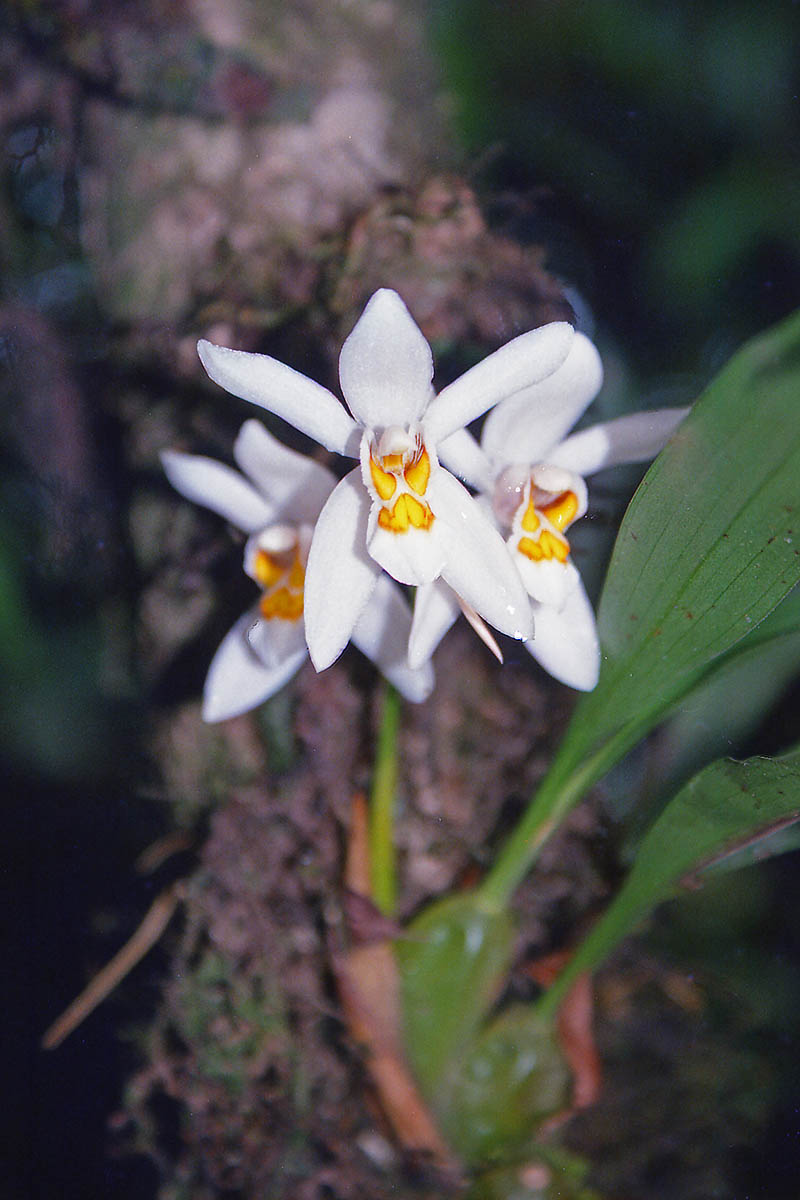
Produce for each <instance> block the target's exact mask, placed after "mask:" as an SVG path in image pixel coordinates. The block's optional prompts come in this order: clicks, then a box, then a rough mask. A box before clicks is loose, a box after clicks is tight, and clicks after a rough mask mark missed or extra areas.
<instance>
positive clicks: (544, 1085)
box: [440, 1004, 571, 1164]
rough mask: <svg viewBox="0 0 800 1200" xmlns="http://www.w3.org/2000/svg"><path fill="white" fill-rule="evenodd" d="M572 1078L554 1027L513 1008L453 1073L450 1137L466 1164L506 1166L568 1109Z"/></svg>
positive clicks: (444, 1117)
mask: <svg viewBox="0 0 800 1200" xmlns="http://www.w3.org/2000/svg"><path fill="white" fill-rule="evenodd" d="M570 1084H571V1076H570V1072H569V1070H568V1068H567V1065H566V1063H565V1061H564V1058H563V1056H562V1054H561V1051H560V1049H559V1047H558V1044H557V1041H556V1036H555V1029H554V1026H553V1022H552V1021H545V1020H543V1019H542V1018H541V1017H540V1016H539V1015H538V1013H537V1012H536V1010H535V1009H534V1008H533V1007H532V1006H531V1005H530V1004H524V1005H523V1004H515V1005H512V1006H511V1007H510V1008H508V1009H506V1010H505V1012H503V1013H502V1014H501V1015H500V1016H499V1017H498V1018H497V1019H496V1020H494V1021H492V1022H491V1024H490V1025H488V1026H487V1027H486V1028H485V1029H484V1030H482V1032H481V1033H480V1034H479V1036H478V1037H477V1038H476V1040H475V1041H474V1043H473V1045H472V1047H471V1049H470V1050H469V1051H468V1053H466V1054H465V1056H464V1058H463V1059H462V1061H461V1062H460V1063H459V1064H458V1070H457V1072H454V1074H453V1079H452V1086H451V1090H450V1096H449V1099H448V1104H447V1109H446V1111H444V1112H442V1113H441V1116H440V1122H441V1125H442V1129H443V1131H444V1134H445V1136H446V1137H447V1139H448V1140H449V1142H450V1144H451V1145H452V1146H454V1147H455V1149H456V1150H457V1151H458V1153H459V1154H460V1155H461V1157H462V1158H463V1159H464V1160H465V1161H466V1162H467V1163H473V1164H480V1163H486V1162H492V1161H494V1162H508V1161H509V1160H512V1161H513V1159H514V1158H515V1157H516V1156H518V1155H520V1154H523V1155H524V1153H525V1151H526V1149H528V1148H529V1147H530V1143H531V1138H532V1136H533V1134H534V1132H535V1130H536V1129H537V1128H538V1127H539V1126H540V1125H541V1123H542V1122H543V1121H544V1120H546V1119H547V1118H548V1117H551V1116H553V1114H554V1113H557V1112H559V1111H561V1110H563V1109H565V1108H566V1107H567V1105H568V1102H569V1094H570Z"/></svg>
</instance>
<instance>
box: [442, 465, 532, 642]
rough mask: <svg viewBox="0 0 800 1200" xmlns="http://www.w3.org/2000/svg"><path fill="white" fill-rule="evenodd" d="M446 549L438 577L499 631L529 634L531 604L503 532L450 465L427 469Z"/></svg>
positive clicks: (530, 627)
mask: <svg viewBox="0 0 800 1200" xmlns="http://www.w3.org/2000/svg"><path fill="white" fill-rule="evenodd" d="M426 498H427V499H428V501H429V503H430V506H431V508H432V509H433V512H434V513H435V514H436V515H437V521H436V522H435V523H434V528H435V527H436V524H438V525H439V540H440V542H441V543H442V545H443V548H444V550H445V552H446V561H445V563H444V566H443V567H442V578H443V579H444V580H445V582H446V583H449V584H450V586H451V587H452V588H453V590H454V591H455V592H456V594H457V595H458V596H460V597H461V598H462V599H463V600H465V601H466V603H467V604H469V605H470V607H472V608H474V609H475V611H476V613H478V614H479V616H481V617H483V618H484V619H485V620H486V621H488V622H489V624H490V625H493V626H494V628H495V629H499V630H500V632H501V633H507V634H509V636H510V637H515V638H523V639H524V638H528V637H530V636H531V632H532V621H531V612H530V604H529V603H528V598H527V596H526V595H525V589H524V588H523V586H522V582H521V580H520V577H519V573H518V571H517V569H516V567H515V566H514V562H513V560H512V558H511V556H510V554H509V553H508V550H507V549H506V545H505V542H504V541H503V538H502V536H501V535H500V533H499V532H498V530H497V529H496V528H495V526H494V525H493V524H492V522H491V520H490V519H489V517H488V516H487V515H486V513H485V512H484V510H483V508H482V507H481V505H480V504H479V503H478V502H477V501H476V500H475V499H473V497H472V496H470V494H469V492H468V491H467V489H466V488H465V487H462V485H461V484H460V483H459V482H458V480H457V479H455V478H454V477H453V476H452V475H451V474H450V473H449V472H448V471H444V470H440V471H437V472H436V473H435V475H431V478H430V481H429V483H428V490H427V493H426Z"/></svg>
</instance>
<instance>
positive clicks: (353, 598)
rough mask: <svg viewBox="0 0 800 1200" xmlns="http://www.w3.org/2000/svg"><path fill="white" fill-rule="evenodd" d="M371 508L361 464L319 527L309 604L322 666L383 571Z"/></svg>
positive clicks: (309, 635)
mask: <svg viewBox="0 0 800 1200" xmlns="http://www.w3.org/2000/svg"><path fill="white" fill-rule="evenodd" d="M369 508H370V501H369V496H368V495H367V493H366V491H365V489H364V485H363V484H362V482H361V468H360V467H357V468H356V469H355V470H354V471H351V472H350V474H349V475H345V477H344V479H343V480H342V481H341V482H340V483H339V484H337V486H336V488H335V489H334V491H333V492H332V493H331V495H330V498H329V500H328V502H327V504H326V505H325V507H324V508H323V510H322V512H321V513H320V517H319V520H318V521H317V525H316V528H315V530H314V536H313V538H312V540H311V549H310V550H309V552H308V563H307V564H306V580H305V590H304V606H305V621H306V640H307V642H308V650H309V654H310V655H311V661H312V662H313V664H314V666H315V667H316V669H317V670H318V671H323V670H324V669H325V668H326V667H329V666H330V665H331V663H332V662H335V660H336V659H337V658H338V657H339V655H340V654H341V653H342V651H343V650H344V648H345V646H346V645H347V643H348V641H349V640H350V636H351V634H352V632H353V628H354V626H355V624H356V622H357V621H358V619H359V617H360V616H361V614H362V612H363V611H364V609H365V607H366V605H367V602H368V601H369V598H370V596H371V595H372V591H373V589H374V587H375V583H376V580H377V577H378V575H379V573H380V568H379V567H378V565H377V563H375V562H373V560H372V559H371V558H370V556H369V554H368V553H367V522H368V519H369Z"/></svg>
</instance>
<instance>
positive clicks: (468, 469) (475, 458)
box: [436, 429, 493, 492]
mask: <svg viewBox="0 0 800 1200" xmlns="http://www.w3.org/2000/svg"><path fill="white" fill-rule="evenodd" d="M436 455H437V458H438V459H439V462H440V463H441V464H442V466H444V467H447V469H448V471H452V472H453V474H454V475H457V476H458V477H459V479H463V480H464V483H468V484H469V486H470V487H473V488H475V490H476V491H478V492H491V490H492V486H493V477H492V464H491V463H490V461H489V459H488V457H487V456H486V455H485V454H484V452H483V450H482V449H481V447H480V446H479V445H478V443H477V442H476V441H475V438H474V437H473V436H472V434H471V433H470V432H469V430H468V429H457V430H456V432H455V433H451V434H450V436H449V437H446V438H445V439H444V441H443V442H440V443H439V445H438V446H437V447H436Z"/></svg>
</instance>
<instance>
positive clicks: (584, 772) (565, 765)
mask: <svg viewBox="0 0 800 1200" xmlns="http://www.w3.org/2000/svg"><path fill="white" fill-rule="evenodd" d="M580 725H581V723H578V724H577V725H574V726H573V729H571V730H570V731H569V733H568V734H567V737H566V738H565V740H564V742H563V743H562V745H561V749H560V751H559V753H558V754H557V756H556V758H555V760H554V761H553V764H552V766H551V767H550V770H549V771H548V773H547V774H546V775H545V777H544V779H543V780H542V782H541V784H540V786H539V789H538V791H537V792H536V793H535V794H534V797H533V799H532V800H531V803H530V805H529V807H528V809H527V811H526V812H525V813H524V815H523V816H522V818H521V820H520V822H519V824H518V825H517V827H516V829H515V830H514V832H513V833H512V834H511V837H510V838H509V839H508V841H507V842H506V844H505V845H504V846H503V849H502V850H501V851H500V854H499V855H498V857H497V859H496V861H495V863H494V865H493V866H492V868H491V870H490V871H489V873H488V875H487V876H486V878H485V879H484V881H483V883H482V884H481V886H480V888H479V893H480V895H481V898H482V899H483V900H484V902H485V903H486V904H488V905H490V906H492V907H495V908H506V907H507V906H508V904H509V903H510V901H511V897H512V895H513V893H514V891H515V890H516V888H517V887H518V886H519V884H520V883H521V882H522V880H523V879H524V877H525V876H526V875H527V873H528V871H529V870H530V868H531V867H532V866H533V864H534V862H535V861H536V859H537V858H538V857H539V854H540V853H541V850H542V847H543V846H544V845H545V843H546V842H547V841H548V839H549V838H550V837H551V836H552V834H554V833H555V831H556V830H557V829H558V827H559V825H560V824H561V822H562V821H563V820H564V818H565V817H566V815H567V814H568V813H569V812H570V811H571V810H572V809H573V808H574V807H575V805H576V804H577V803H578V801H579V800H582V799H583V797H584V796H585V795H586V793H587V792H588V790H589V788H591V787H592V786H593V785H594V784H595V783H597V781H598V779H601V778H602V777H603V775H605V773H606V772H607V771H608V770H610V769H611V767H613V766H614V764H615V763H616V762H618V761H619V759H620V758H622V757H623V755H624V754H626V753H627V752H628V750H630V749H631V747H632V746H634V745H635V744H636V742H637V741H638V740H639V737H640V735H641V734H642V733H643V732H644V731H645V730H646V729H647V727H648V725H647V722H646V721H643V722H638V721H637V722H636V723H635V724H633V723H631V724H630V725H627V726H624V727H623V728H622V729H621V730H620V731H619V732H618V733H617V734H615V735H614V736H613V737H612V738H609V740H608V741H607V742H605V743H604V744H603V745H602V746H600V748H599V749H598V750H595V751H594V753H592V754H590V755H589V757H588V758H583V757H580V756H578V757H576V755H575V753H574V752H573V748H572V746H573V740H575V739H574V738H571V737H570V733H572V732H573V730H574V731H575V732H576V733H577V734H578V737H577V740H578V742H579V743H580V742H582V741H584V733H583V730H582V729H581V727H580Z"/></svg>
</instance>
